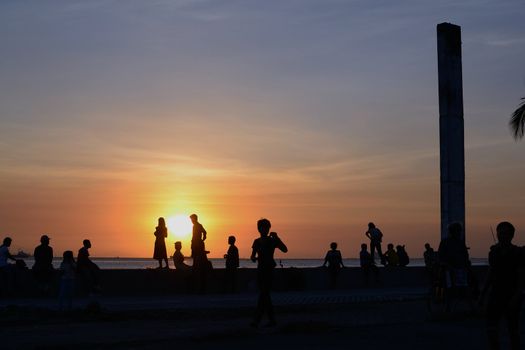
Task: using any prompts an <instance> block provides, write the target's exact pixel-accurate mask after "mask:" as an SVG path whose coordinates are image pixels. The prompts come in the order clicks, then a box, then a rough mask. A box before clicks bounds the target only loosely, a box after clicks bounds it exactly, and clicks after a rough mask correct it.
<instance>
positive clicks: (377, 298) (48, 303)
mask: <svg viewBox="0 0 525 350" xmlns="http://www.w3.org/2000/svg"><path fill="white" fill-rule="evenodd" d="M425 294H426V290H425V289H424V288H385V289H382V288H373V289H355V290H329V291H327V290H324V291H301V292H280V293H273V302H274V305H276V306H300V305H335V304H342V305H343V304H356V303H384V302H392V301H410V300H417V299H421V298H423V297H424V295H425ZM93 301H97V302H98V303H99V304H100V305H101V307H102V308H103V309H104V310H106V311H109V312H111V311H139V310H203V309H235V308H253V307H254V305H255V303H256V301H257V294H255V293H249V294H247V293H243V294H211V295H206V294H205V295H173V296H151V297H104V296H94V297H91V298H87V297H82V298H75V299H74V305H73V307H74V308H82V307H85V306H86V305H87V304H88V303H90V302H93ZM57 304H58V302H57V299H56V298H29V299H26V298H20V299H0V308H5V307H8V306H18V307H33V308H43V309H56V308H57Z"/></svg>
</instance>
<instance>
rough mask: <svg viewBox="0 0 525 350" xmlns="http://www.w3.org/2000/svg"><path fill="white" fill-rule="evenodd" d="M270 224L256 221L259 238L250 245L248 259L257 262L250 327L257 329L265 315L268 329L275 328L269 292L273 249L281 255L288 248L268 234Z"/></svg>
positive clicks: (264, 221) (265, 221) (275, 235)
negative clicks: (253, 315)
mask: <svg viewBox="0 0 525 350" xmlns="http://www.w3.org/2000/svg"><path fill="white" fill-rule="evenodd" d="M271 227H272V224H271V223H270V220H268V219H260V220H259V221H257V230H258V231H259V234H260V236H261V237H259V238H257V239H255V240H254V241H253V245H252V255H251V257H250V259H251V260H252V261H253V262H257V282H258V287H259V299H258V301H257V310H256V312H255V318H254V320H253V322H252V323H251V326H252V327H258V326H259V323H260V322H261V319H262V317H263V315H264V314H265V313H267V315H268V324H267V326H268V327H273V326H275V324H276V322H275V314H274V311H273V304H272V297H271V290H272V283H273V271H274V269H275V266H276V265H277V264H276V263H275V260H274V258H273V255H274V252H275V249H276V248H277V249H279V250H280V251H282V252H283V253H286V252H288V248H287V247H286V245H285V244H284V243H283V241H281V239H280V238H279V236H278V235H277V232H270V228H271Z"/></svg>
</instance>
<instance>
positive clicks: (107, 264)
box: [22, 257, 488, 270]
mask: <svg viewBox="0 0 525 350" xmlns="http://www.w3.org/2000/svg"><path fill="white" fill-rule="evenodd" d="M91 259H92V260H93V262H95V263H96V264H97V265H98V266H99V267H100V268H101V269H108V270H130V269H139V270H144V269H155V268H157V267H158V265H159V264H158V262H157V261H156V260H153V259H147V258H118V257H116V258H94V257H92V258H91ZM22 260H24V261H25V263H26V264H27V266H28V267H29V268H31V267H32V266H33V264H34V259H33V258H32V257H28V258H23V259H22ZM210 261H211V263H212V265H213V267H214V268H219V269H220V268H224V267H225V260H224V259H220V258H215V259H214V258H211V259H210ZM275 261H276V262H277V267H278V268H279V267H283V268H290V267H294V268H313V267H321V266H322V265H323V262H324V260H323V259H278V258H276V259H275ZM471 261H472V264H473V265H488V261H487V259H482V258H472V259H471ZM61 262H62V258H54V259H53V266H54V267H55V268H59V267H60V263H61ZM169 262H170V267H171V268H174V266H173V260H171V259H169ZM184 262H185V263H186V264H188V265H191V264H192V259H191V258H187V259H185V260H184ZM343 263H344V264H345V266H346V267H358V266H359V259H343ZM239 265H240V267H241V268H247V269H253V268H256V267H257V264H256V263H253V262H252V261H251V260H250V259H240V261H239ZM424 265H425V263H424V261H423V259H411V260H410V264H409V266H424Z"/></svg>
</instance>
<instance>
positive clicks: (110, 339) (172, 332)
mask: <svg viewBox="0 0 525 350" xmlns="http://www.w3.org/2000/svg"><path fill="white" fill-rule="evenodd" d="M425 296H426V290H425V289H422V288H385V289H356V290H334V291H303V292H283V293H273V301H274V304H275V306H276V307H275V309H276V316H277V322H278V325H277V327H272V328H264V327H261V328H257V329H254V328H252V327H250V326H249V324H250V321H251V318H252V316H253V312H254V308H255V304H256V299H257V295H256V294H234V295H173V296H151V297H122V298H115V297H103V296H102V297H97V298H78V299H76V300H75V307H76V308H77V309H76V310H75V311H73V312H72V313H66V314H64V313H60V312H57V311H56V308H57V300H56V298H51V299H9V300H6V299H3V300H0V338H1V339H2V344H1V346H0V348H1V349H2V350H4V349H5V350H11V349H24V350H27V349H75V350H83V349H90V350H91V349H112V350H115V349H158V348H161V347H170V348H173V347H178V348H191V349H192V350H200V349H212V348H213V349H217V350H219V349H228V350H235V349H243V350H245V349H247V348H249V349H250V350H257V349H261V350H263V349H264V350H268V349H271V350H276V349H286V350H291V349H294V348H297V349H299V348H300V349H302V350H304V349H326V348H329V349H349V348H364V349H382V348H388V349H391V350H396V349H403V350H406V349H425V350H438V349H439V350H442V349H443V348H447V349H451V350H453V349H484V348H486V341H485V324H484V320H483V317H481V316H480V315H472V314H470V315H467V313H455V314H452V315H448V316H447V317H442V316H443V315H433V314H431V313H429V312H428V310H427V307H426V302H425V301H426V298H425ZM92 301H98V302H99V303H100V305H101V309H100V310H95V312H90V311H89V309H86V305H88V304H89V303H90V302H92ZM521 332H522V334H523V335H525V328H524V327H523V326H522V327H521ZM503 333H504V332H503ZM502 341H503V345H504V347H503V348H508V339H506V338H505V337H503V340H502Z"/></svg>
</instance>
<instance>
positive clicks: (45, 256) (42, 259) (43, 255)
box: [33, 235, 54, 294]
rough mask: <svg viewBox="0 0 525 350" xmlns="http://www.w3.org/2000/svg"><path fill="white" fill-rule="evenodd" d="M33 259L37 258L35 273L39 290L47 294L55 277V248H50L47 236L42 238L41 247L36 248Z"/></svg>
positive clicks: (34, 266)
mask: <svg viewBox="0 0 525 350" xmlns="http://www.w3.org/2000/svg"><path fill="white" fill-rule="evenodd" d="M33 257H34V258H35V264H34V265H33V272H34V274H35V278H36V281H37V283H38V288H39V289H40V291H41V292H43V293H44V294H47V293H48V292H49V289H50V288H51V282H52V280H53V276H54V268H53V248H51V247H50V246H49V237H48V236H47V235H43V236H42V237H40V245H39V246H38V247H36V248H35V252H34V253H33Z"/></svg>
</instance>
